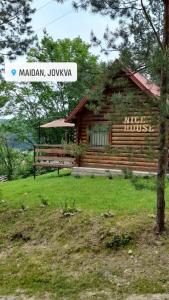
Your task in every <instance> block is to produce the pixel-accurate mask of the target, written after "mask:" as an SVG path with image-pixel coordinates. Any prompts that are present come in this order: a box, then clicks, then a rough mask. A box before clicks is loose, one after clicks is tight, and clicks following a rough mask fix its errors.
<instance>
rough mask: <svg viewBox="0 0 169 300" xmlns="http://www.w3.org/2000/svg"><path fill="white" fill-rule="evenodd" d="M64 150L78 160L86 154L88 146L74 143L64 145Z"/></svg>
mask: <svg viewBox="0 0 169 300" xmlns="http://www.w3.org/2000/svg"><path fill="white" fill-rule="evenodd" d="M63 149H64V151H65V153H67V154H69V155H71V156H74V157H77V158H78V157H80V156H82V155H84V154H85V152H86V151H87V149H88V145H87V144H84V143H81V142H80V144H79V145H78V144H74V143H70V144H63Z"/></svg>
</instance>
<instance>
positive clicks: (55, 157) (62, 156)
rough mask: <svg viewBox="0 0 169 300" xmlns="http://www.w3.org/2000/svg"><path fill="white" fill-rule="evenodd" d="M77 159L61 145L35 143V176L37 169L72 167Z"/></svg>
mask: <svg viewBox="0 0 169 300" xmlns="http://www.w3.org/2000/svg"><path fill="white" fill-rule="evenodd" d="M75 163H76V159H75V158H74V157H72V156H70V155H68V154H66V153H65V151H64V150H63V149H62V148H61V146H60V145H59V146H58V145H34V163H33V166H34V178H36V169H38V168H40V169H41V168H52V169H57V170H58V174H59V170H60V169H63V168H72V167H73V166H75Z"/></svg>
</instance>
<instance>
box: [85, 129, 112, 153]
mask: <svg viewBox="0 0 169 300" xmlns="http://www.w3.org/2000/svg"><path fill="white" fill-rule="evenodd" d="M94 128H95V130H94ZM99 129H100V133H101V132H104V131H105V132H106V134H107V143H105V144H104V145H92V144H91V139H92V138H91V134H92V131H93V132H94V131H95V132H97V131H98V132H99ZM101 129H102V130H101ZM100 138H101V137H100ZM88 144H89V146H90V148H92V149H97V150H99V149H100V150H102V149H104V148H105V147H106V146H109V145H111V127H110V125H108V124H106V125H105V124H97V123H96V124H91V125H90V126H89V127H88Z"/></svg>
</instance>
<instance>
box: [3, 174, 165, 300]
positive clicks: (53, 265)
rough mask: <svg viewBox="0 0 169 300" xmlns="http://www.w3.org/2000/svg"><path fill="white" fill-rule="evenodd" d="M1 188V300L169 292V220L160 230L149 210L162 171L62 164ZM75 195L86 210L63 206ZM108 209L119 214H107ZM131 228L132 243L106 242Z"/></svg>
mask: <svg viewBox="0 0 169 300" xmlns="http://www.w3.org/2000/svg"><path fill="white" fill-rule="evenodd" d="M0 191H1V197H0V198H1V200H0V224H1V226H0V299H3V298H1V296H3V295H4V296H7V295H11V298H4V299H7V300H8V299H17V300H19V299H25V300H28V299H30V298H29V297H31V299H32V300H33V299H34V300H35V299H36V300H37V299H38V300H63V299H65V300H76V299H77V300H94V299H103V300H108V299H113V300H124V299H125V300H126V299H128V298H127V297H128V296H129V295H134V296H133V297H132V298H130V299H132V300H135V299H136V298H135V294H138V295H140V294H154V293H160V296H159V297H161V294H163V293H167V294H168V296H167V297H168V298H166V299H169V279H168V264H169V255H168V249H169V238H168V236H169V224H168V221H167V222H166V233H165V234H164V235H163V236H162V237H157V236H156V235H155V234H154V231H153V227H154V224H155V219H154V217H153V216H152V215H149V214H152V213H154V212H155V199H156V195H155V178H149V179H143V178H138V179H135V178H134V179H124V178H122V177H115V178H113V179H108V178H104V177H94V178H91V177H82V178H74V177H72V176H70V175H68V173H66V172H65V171H64V172H63V171H62V172H61V176H58V175H57V173H56V172H54V173H48V174H46V175H41V176H38V177H37V178H36V180H35V181H34V180H33V178H27V179H20V180H15V181H11V182H6V183H2V184H0ZM166 195H167V199H168V197H169V182H167V183H166ZM2 200H5V201H2ZM73 201H75V205H76V208H78V209H81V211H77V212H74V214H73V215H69V216H68V215H65V214H64V213H63V211H62V210H60V208H62V206H64V203H65V202H67V204H68V205H69V206H71V205H72V203H73ZM45 202H46V203H48V205H46V206H45V205H42V203H45ZM25 207H27V209H25ZM108 210H110V211H112V212H113V213H114V215H113V214H112V215H111V214H110V215H109V217H107V215H108V214H102V213H103V212H108ZM166 216H167V219H168V211H167V213H166ZM126 234H127V236H130V237H131V239H130V240H129V243H128V244H127V245H126V244H123V245H121V244H120V246H119V248H118V249H116V248H113V249H112V248H108V247H107V246H106V245H107V242H110V243H111V242H112V240H115V241H118V240H119V237H121V238H122V237H123V238H124V236H126ZM17 295H18V298H15V297H16V296H17ZM21 295H22V296H23V298H19V297H20V296H21ZM32 297H33V298H32ZM144 299H151V298H149V296H148V298H144ZM157 299H164V298H157Z"/></svg>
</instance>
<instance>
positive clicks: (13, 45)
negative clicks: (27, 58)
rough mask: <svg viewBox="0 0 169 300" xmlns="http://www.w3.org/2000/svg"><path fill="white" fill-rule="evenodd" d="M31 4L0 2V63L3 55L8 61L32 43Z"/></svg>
mask: <svg viewBox="0 0 169 300" xmlns="http://www.w3.org/2000/svg"><path fill="white" fill-rule="evenodd" d="M31 4H32V0H25V1H18V0H12V1H11V0H1V2H0V16H1V23H0V40H1V42H0V62H3V61H4V54H5V55H7V56H8V58H10V59H14V58H15V57H16V56H17V55H23V54H24V53H25V52H26V50H27V49H28V48H29V47H30V44H31V43H32V42H33V40H34V37H32V33H33V31H32V27H31V25H30V22H31V20H32V19H31V17H32V14H33V13H34V12H35V9H32V8H31ZM4 50H5V51H4ZM0 102H1V101H0Z"/></svg>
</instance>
